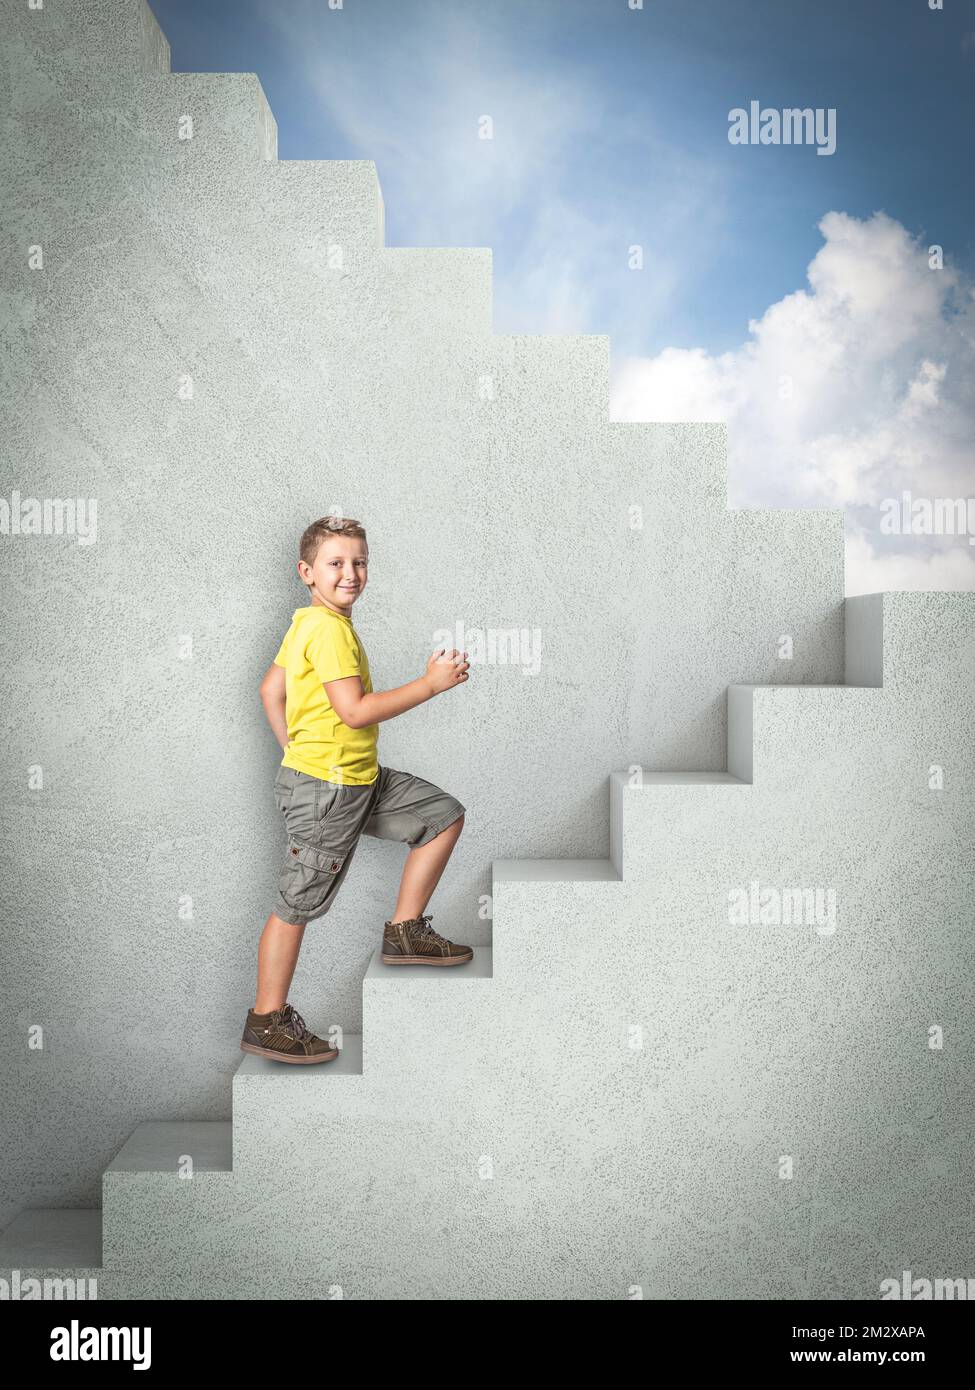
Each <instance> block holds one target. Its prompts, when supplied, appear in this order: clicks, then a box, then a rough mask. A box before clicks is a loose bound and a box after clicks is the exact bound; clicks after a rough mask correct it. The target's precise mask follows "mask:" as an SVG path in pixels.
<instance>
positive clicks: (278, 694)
mask: <svg viewBox="0 0 975 1390" xmlns="http://www.w3.org/2000/svg"><path fill="white" fill-rule="evenodd" d="M287 700H288V694H287V676H286V675H285V670H284V667H283V666H273V665H272V666H269V667H268V668H267V671H266V672H265V675H264V679H263V680H262V681H261V703H262V704H263V706H264V713H265V715H266V716H267V722H268V723H269V724H270V726H271V729H272V732H273V733H274V737H275V738H276V739H277V741H278V743H280V745H281V747H282V748H287V746H288V720H287V715H286V707H287Z"/></svg>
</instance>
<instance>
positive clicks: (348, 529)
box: [298, 516, 366, 565]
mask: <svg viewBox="0 0 975 1390" xmlns="http://www.w3.org/2000/svg"><path fill="white" fill-rule="evenodd" d="M329 536H356V537H358V538H359V539H361V540H365V539H366V528H365V527H364V526H363V525H362V524H361V523H360V522H358V521H353V519H352V518H351V517H349V516H320V517H319V518H318V520H317V521H313V522H312V524H311V525H310V526H306V527H305V530H304V531H303V532H302V536H301V540H300V541H299V543H298V558H299V559H300V560H304V561H305V563H306V564H309V565H310V564H313V563H314V560H315V556H316V555H317V554H318V548H319V546H320V545H321V543H322V541H324V540H327V539H328V537H329Z"/></svg>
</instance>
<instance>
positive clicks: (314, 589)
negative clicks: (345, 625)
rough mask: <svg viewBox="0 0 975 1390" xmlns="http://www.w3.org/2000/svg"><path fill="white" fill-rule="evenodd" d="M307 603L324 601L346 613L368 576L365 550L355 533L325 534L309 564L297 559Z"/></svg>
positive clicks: (336, 610) (362, 541) (313, 603)
mask: <svg viewBox="0 0 975 1390" xmlns="http://www.w3.org/2000/svg"><path fill="white" fill-rule="evenodd" d="M298 573H299V575H300V576H301V579H302V581H303V583H305V584H307V585H308V596H309V599H310V601H311V604H312V605H313V606H314V605H316V604H324V606H325V607H326V608H331V609H333V610H334V611H335V612H337V613H341V614H343V616H344V617H348V616H349V613H350V611H351V609H352V605H353V604H354V603H355V601H356V599H357V598H358V597H359V595H360V594H361V593H362V591H363V589H364V588H365V587H366V584H367V582H368V579H369V551H368V549H367V547H366V543H365V541H364V540H362V539H361V538H360V537H358V536H326V537H325V539H324V540H323V541H322V543H321V545H320V546H319V547H318V553H317V554H316V556H315V559H314V561H313V562H312V563H311V564H310V565H309V564H307V563H306V562H305V561H304V560H299V562H298Z"/></svg>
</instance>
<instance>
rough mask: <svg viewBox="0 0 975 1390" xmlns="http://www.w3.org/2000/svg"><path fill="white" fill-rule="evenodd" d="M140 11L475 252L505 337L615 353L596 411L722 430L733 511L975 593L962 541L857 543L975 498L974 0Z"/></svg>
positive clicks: (456, 1)
mask: <svg viewBox="0 0 975 1390" xmlns="http://www.w3.org/2000/svg"><path fill="white" fill-rule="evenodd" d="M151 4H152V8H153V9H154V11H155V13H156V15H157V17H158V19H159V21H160V24H161V25H162V28H163V30H164V31H165V33H166V35H167V37H168V39H169V41H170V43H171V45H172V50H173V54H172V65H173V69H174V70H181V71H213V72H229V71H248V72H256V73H257V74H258V76H259V77H260V80H261V83H262V85H263V87H264V90H265V92H266V94H267V97H268V99H269V101H270V104H271V107H272V109H273V111H274V113H275V117H276V119H277V122H278V128H279V156H280V158H282V159H372V160H374V161H375V162H376V165H377V167H378V170H379V177H380V182H381V184H382V188H383V195H384V200H385V204H386V219H387V220H386V240H387V244H388V245H391V246H490V247H491V248H492V249H493V253H494V286H495V325H494V326H495V331H496V332H508V333H512V332H516V333H553V332H554V333H573V332H575V333H608V334H610V336H611V340H612V351H613V364H614V382H615V383H616V384H615V387H614V402H613V414H614V417H615V418H631V419H640V418H643V419H662V418H688V419H690V418H724V419H727V420H728V421H729V429H730V431H731V446H732V447H731V449H730V456H729V466H730V471H731V488H730V493H731V500H732V502H733V503H734V504H738V505H762V504H763V503H764V504H767V505H778V506H782V505H818V506H823V505H843V506H845V507H848V508H849V509H850V512H849V517H850V529H851V530H852V531H858V532H859V534H860V552H859V557H858V558H857V559H856V562H855V563H856V564H857V565H860V566H865V565H868V563H869V562H871V561H872V560H873V559H876V558H878V556H880V555H883V556H886V559H887V561H888V562H895V563H893V565H891V564H888V568H887V571H886V572H885V573H881V571H880V570H876V571H875V572H874V573H873V574H872V575H871V581H870V582H871V584H872V586H873V587H878V585H879V584H880V583H881V582H882V583H883V586H884V587H890V588H915V587H917V588H929V587H936V588H969V587H972V588H975V547H967V546H964V547H960V546H959V545H958V543H957V538H955V539H954V540H952V541H949V540H948V538H945V537H940V538H934V539H933V540H932V541H930V542H928V541H923V542H922V541H921V540H920V538H919V537H913V538H911V540H910V543H906V542H905V541H904V539H903V538H901V539H900V540H897V541H893V540H891V538H889V537H888V538H881V537H880V535H879V532H878V528H877V527H876V526H875V525H872V524H871V517H872V516H873V520H874V521H876V515H875V514H876V510H877V507H878V504H879V502H880V500H881V494H885V493H889V492H890V491H891V489H897V488H903V487H904V486H905V485H910V486H913V488H914V491H915V493H919V492H922V491H923V490H924V488H925V487H926V488H927V489H928V490H929V491H930V490H931V488H932V487H933V486H934V485H935V483H937V484H938V485H939V486H941V487H942V488H944V487H948V486H951V487H953V488H954V493H955V494H957V493H958V490H959V488H961V489H962V490H965V489H967V490H969V491H970V490H971V487H972V482H973V481H975V480H973V479H972V477H971V454H970V452H968V451H967V448H966V446H965V444H964V442H963V440H962V436H963V435H964V434H965V430H966V428H967V427H968V426H969V425H971V424H972V422H973V416H975V408H973V403H972V397H971V390H970V389H966V388H965V387H964V385H963V383H962V377H963V376H964V375H965V374H967V373H968V372H969V370H970V369H971V368H972V367H973V365H975V363H973V362H972V358H971V353H972V348H971V333H970V328H971V323H972V303H973V301H972V292H971V287H972V284H973V280H975V232H973V226H975V219H973V213H975V177H973V170H975V160H973V153H975V150H973V146H975V3H973V0H944V4H945V8H944V10H943V11H938V10H935V11H932V10H931V9H930V8H929V3H928V0H644V8H643V10H642V11H639V10H637V11H633V10H630V8H629V7H628V3H627V0H491V3H484V0H439V3H438V0H426V2H425V3H417V0H345V3H344V5H343V8H342V9H341V10H330V9H329V8H328V4H327V0H151ZM753 100H754V101H758V102H760V103H761V105H762V107H772V108H778V109H782V108H784V107H812V108H834V109H835V111H836V137H837V148H836V152H835V153H834V154H832V155H829V156H821V155H818V154H817V153H816V150H815V147H812V146H809V145H795V146H786V145H779V146H775V145H760V146H751V145H749V146H745V147H739V146H734V145H732V144H730V143H729V141H728V115H729V112H730V111H731V110H732V109H733V108H735V107H745V108H747V107H748V106H749V103H750V102H751V101H753ZM484 114H489V115H490V116H491V118H492V121H493V123H494V138H493V139H492V140H490V141H484V140H479V139H478V138H477V122H478V119H479V117H481V116H482V115H484ZM824 218H826V219H832V220H827V223H826V226H827V227H828V228H829V231H828V233H826V232H824V230H823V219H824ZM933 243H937V244H938V245H941V246H943V247H944V254H945V271H944V272H943V273H941V274H940V276H939V277H937V279H935V277H933V276H932V274H931V272H930V270H929V268H928V266H927V265H926V263H925V264H923V265H922V253H923V256H926V248H927V247H928V246H930V245H931V244H933ZM634 244H637V245H640V246H641V247H642V248H643V254H644V268H643V270H642V271H640V272H635V271H634V270H632V269H631V268H630V267H629V265H628V261H627V252H628V248H629V247H630V246H631V245H634ZM817 258H818V259H817ZM865 286H866V289H864V287H865ZM899 298H904V299H906V300H907V301H908V302H909V303H911V304H912V305H914V309H913V310H911V311H910V312H909V313H908V315H907V318H908V321H909V323H910V325H911V334H909V335H908V336H907V337H906V338H905V337H904V334H903V333H902V331H901V320H900V318H898V317H897V311H896V301H897V299H899ZM915 301H916V303H915ZM851 304H852V305H853V308H852V310H851V308H850V305H851ZM810 316H812V318H813V319H814V320H815V329H814V331H815V335H816V338H817V341H818V342H819V343H820V344H821V345H825V346H824V347H823V351H822V352H821V353H820V354H819V355H818V356H817V357H816V359H815V361H814V362H813V361H812V360H811V359H810V356H809V353H808V342H809V335H810V332H812V331H813V330H812V329H811V327H810ZM851 322H852V323H853V327H852V328H851ZM875 338H879V339H887V340H889V341H890V342H891V344H892V345H891V348H890V354H889V355H888V356H887V357H886V358H878V356H877V353H876V351H875V350H874V349H873V348H872V347H871V346H870V343H871V341H872V340H873V339H875ZM831 356H832V358H833V359H835V360H837V361H839V360H843V361H844V362H848V363H853V361H854V358H855V359H856V364H857V365H856V368H855V369H854V368H853V367H852V366H851V367H850V369H849V371H847V372H846V376H845V377H844V379H842V380H839V379H837V377H836V373H835V372H834V373H832V374H830V373H828V372H823V371H822V370H821V368H822V364H823V362H824V361H825V360H827V359H828V358H830V357H831ZM865 359H870V370H869V371H866V374H864V372H865V370H866V369H865V367H864V361H865ZM763 364H764V365H763ZM797 364H798V365H797ZM844 370H846V369H844ZM783 375H790V376H795V380H796V384H797V385H798V387H799V388H800V390H799V399H800V400H801V401H803V402H804V408H803V409H802V410H799V409H797V408H793V407H792V406H790V407H789V408H788V410H789V413H788V417H787V418H786V416H785V414H784V412H783V409H782V407H781V403H778V404H775V406H774V408H769V383H770V382H771V381H773V380H774V381H776V382H779V381H780V379H781V377H782V376H783ZM763 383H764V385H763ZM837 392H838V394H839V397H841V398H842V399H839V400H838V399H837ZM776 393H777V395H780V394H781V391H780V389H779V388H778V387H777V388H776ZM851 393H852V396H855V397H858V398H859V399H861V400H862V402H863V412H862V418H857V416H856V411H855V410H853V411H852V412H851V408H850V400H851ZM792 399H795V397H794V396H793V397H792ZM905 410H906V412H907V414H906V416H905V414H904V412H905ZM834 416H835V418H834ZM908 426H909V427H910V429H909V431H908V432H910V431H913V435H912V438H911V441H910V443H909V445H908V446H907V449H906V452H905V448H904V446H903V445H902V444H898V442H897V441H898V440H899V439H900V438H901V435H902V434H903V433H904V432H905V429H907V427H908ZM758 455H761V457H762V459H763V460H764V462H763V463H761V464H758V463H756V461H755V460H756V457H757V456H758ZM864 459H865V460H866V462H865V463H863V462H861V460H864ZM966 470H968V473H967V474H966ZM966 477H967V481H966ZM857 509H859V512H858V510H857ZM871 509H872V511H871ZM949 551H951V552H952V554H951V555H950V556H949V555H948V552H949ZM850 554H851V552H850V551H849V550H848V568H849V561H850ZM897 556H900V561H897V560H896V557H897ZM932 562H934V563H933V564H932ZM891 579H894V580H899V582H890V580H891ZM875 581H876V582H875ZM848 589H849V585H848Z"/></svg>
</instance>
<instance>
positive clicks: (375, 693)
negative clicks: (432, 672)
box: [325, 676, 436, 729]
mask: <svg viewBox="0 0 975 1390" xmlns="http://www.w3.org/2000/svg"><path fill="white" fill-rule="evenodd" d="M325 694H326V695H327V696H328V698H329V703H330V704H331V706H332V709H334V711H335V713H336V714H337V715H338V717H339V718H340V719H341V721H342V723H343V724H345V725H347V726H348V727H349V728H350V729H364V728H366V727H367V726H368V725H369V724H381V723H382V722H383V720H384V719H395V718H396V716H397V715H398V714H405V713H406V711H407V710H408V709H415V707H416V706H417V705H422V704H423V702H424V701H425V700H431V699H432V698H433V696H434V695H435V694H436V691H435V690H432V689H431V688H430V685H429V682H428V681H427V678H426V676H418V677H417V678H416V680H415V681H409V682H408V683H407V684H406V685H400V686H397V687H396V689H395V690H371V691H370V692H369V693H368V694H366V693H365V692H364V691H363V689H362V678H361V677H360V676H343V677H342V679H341V680H337V681H326V682H325Z"/></svg>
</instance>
